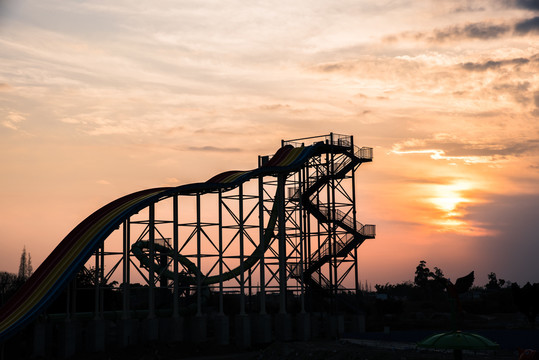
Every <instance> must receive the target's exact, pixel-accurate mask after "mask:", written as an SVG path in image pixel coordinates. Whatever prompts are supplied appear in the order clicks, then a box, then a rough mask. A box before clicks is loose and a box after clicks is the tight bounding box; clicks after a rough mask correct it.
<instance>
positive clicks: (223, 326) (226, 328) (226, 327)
mask: <svg viewBox="0 0 539 360" xmlns="http://www.w3.org/2000/svg"><path fill="white" fill-rule="evenodd" d="M214 327H215V337H216V342H217V345H229V344H230V321H229V319H228V316H226V315H217V316H216V317H215V319H214Z"/></svg>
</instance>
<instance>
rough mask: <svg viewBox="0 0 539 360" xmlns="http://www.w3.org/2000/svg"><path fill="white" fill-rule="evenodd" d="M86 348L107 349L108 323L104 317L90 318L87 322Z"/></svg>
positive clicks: (89, 349)
mask: <svg viewBox="0 0 539 360" xmlns="http://www.w3.org/2000/svg"><path fill="white" fill-rule="evenodd" d="M86 329H87V332H88V334H87V336H86V339H87V342H86V348H87V350H88V351H90V352H98V351H104V350H105V336H106V329H107V324H106V322H105V320H103V319H94V320H90V322H88V324H87V327H86Z"/></svg>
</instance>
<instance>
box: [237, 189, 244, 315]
mask: <svg viewBox="0 0 539 360" xmlns="http://www.w3.org/2000/svg"><path fill="white" fill-rule="evenodd" d="M238 201H239V204H238V206H239V214H238V217H239V235H240V236H239V240H240V315H245V274H244V269H243V265H244V264H243V252H244V243H243V241H244V240H245V236H244V231H245V227H244V219H243V184H240V186H239V200H238Z"/></svg>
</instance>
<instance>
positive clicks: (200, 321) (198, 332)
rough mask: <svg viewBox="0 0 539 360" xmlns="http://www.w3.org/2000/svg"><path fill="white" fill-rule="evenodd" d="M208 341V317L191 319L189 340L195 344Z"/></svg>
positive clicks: (201, 316)
mask: <svg viewBox="0 0 539 360" xmlns="http://www.w3.org/2000/svg"><path fill="white" fill-rule="evenodd" d="M207 339H208V320H207V318H206V316H203V315H200V316H198V315H197V316H193V317H192V318H191V319H189V340H191V342H193V343H195V344H199V343H203V342H206V340H207Z"/></svg>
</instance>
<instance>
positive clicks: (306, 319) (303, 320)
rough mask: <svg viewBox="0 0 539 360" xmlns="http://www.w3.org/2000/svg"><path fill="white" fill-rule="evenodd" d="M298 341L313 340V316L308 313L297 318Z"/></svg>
mask: <svg viewBox="0 0 539 360" xmlns="http://www.w3.org/2000/svg"><path fill="white" fill-rule="evenodd" d="M296 327H297V330H296V339H297V340H299V341H307V340H310V339H311V316H310V315H309V314H308V313H300V314H298V315H297V317H296Z"/></svg>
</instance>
